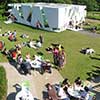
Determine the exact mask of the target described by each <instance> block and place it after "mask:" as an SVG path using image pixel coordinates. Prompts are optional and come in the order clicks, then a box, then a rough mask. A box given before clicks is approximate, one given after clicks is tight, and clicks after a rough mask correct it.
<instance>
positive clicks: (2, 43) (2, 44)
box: [0, 41, 5, 50]
mask: <svg viewBox="0 0 100 100" xmlns="http://www.w3.org/2000/svg"><path fill="white" fill-rule="evenodd" d="M4 46H5V42H4V41H0V50H3V48H4Z"/></svg>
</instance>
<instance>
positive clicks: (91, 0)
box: [0, 0, 100, 15]
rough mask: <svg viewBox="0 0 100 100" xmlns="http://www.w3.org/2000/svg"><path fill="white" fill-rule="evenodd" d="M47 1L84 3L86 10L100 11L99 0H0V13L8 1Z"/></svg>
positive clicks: (5, 7) (3, 10)
mask: <svg viewBox="0 0 100 100" xmlns="http://www.w3.org/2000/svg"><path fill="white" fill-rule="evenodd" d="M27 2H33V3H35V2H47V3H65V4H78V5H86V6H87V10H88V11H100V0H0V14H1V15H2V13H4V12H5V10H6V9H7V4H8V3H27Z"/></svg>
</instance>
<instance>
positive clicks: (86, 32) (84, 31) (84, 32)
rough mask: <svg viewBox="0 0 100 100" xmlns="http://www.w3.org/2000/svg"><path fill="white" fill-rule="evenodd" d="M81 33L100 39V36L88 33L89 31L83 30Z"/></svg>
mask: <svg viewBox="0 0 100 100" xmlns="http://www.w3.org/2000/svg"><path fill="white" fill-rule="evenodd" d="M79 32H80V33H81V34H85V35H89V36H91V37H94V38H96V37H100V34H97V33H93V32H91V31H87V30H81V31H79Z"/></svg>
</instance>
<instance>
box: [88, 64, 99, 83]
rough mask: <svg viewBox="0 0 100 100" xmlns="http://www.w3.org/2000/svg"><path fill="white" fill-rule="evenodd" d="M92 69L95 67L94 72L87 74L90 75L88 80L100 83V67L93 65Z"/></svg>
mask: <svg viewBox="0 0 100 100" xmlns="http://www.w3.org/2000/svg"><path fill="white" fill-rule="evenodd" d="M92 67H94V70H92V71H90V72H87V75H88V78H87V79H88V80H89V81H93V82H95V83H99V82H100V66H95V65H92Z"/></svg>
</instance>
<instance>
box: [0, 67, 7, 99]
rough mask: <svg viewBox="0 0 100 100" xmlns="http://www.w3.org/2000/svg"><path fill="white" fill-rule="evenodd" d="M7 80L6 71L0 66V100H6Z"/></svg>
mask: <svg viewBox="0 0 100 100" xmlns="http://www.w3.org/2000/svg"><path fill="white" fill-rule="evenodd" d="M6 95H7V79H6V72H5V69H4V68H3V67H2V66H0V100H6Z"/></svg>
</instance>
